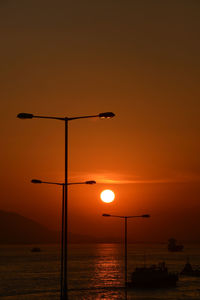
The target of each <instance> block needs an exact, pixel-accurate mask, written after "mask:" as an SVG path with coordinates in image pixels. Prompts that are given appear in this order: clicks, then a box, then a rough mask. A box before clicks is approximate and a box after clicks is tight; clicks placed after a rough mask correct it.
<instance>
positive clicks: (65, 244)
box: [17, 112, 115, 300]
mask: <svg viewBox="0 0 200 300" xmlns="http://www.w3.org/2000/svg"><path fill="white" fill-rule="evenodd" d="M114 116H115V114H114V113H113V112H104V113H100V114H98V115H89V116H80V117H71V118H68V117H62V118H59V117H50V116H49V117H48V116H37V115H33V114H29V113H19V114H18V115H17V118H19V119H52V120H59V121H64V122H65V185H64V187H65V193H64V215H63V218H64V222H63V223H64V232H65V236H64V241H63V253H64V254H63V288H62V290H63V296H61V299H62V300H63V299H64V300H67V299H68V278H67V277H68V276H67V275H68V272H67V269H68V267H67V265H68V234H67V233H68V220H67V215H68V205H67V202H68V188H67V187H68V122H69V121H73V120H79V119H89V118H100V119H110V118H113V117H114Z"/></svg>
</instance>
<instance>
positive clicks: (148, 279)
mask: <svg viewBox="0 0 200 300" xmlns="http://www.w3.org/2000/svg"><path fill="white" fill-rule="evenodd" d="M177 281H178V274H176V273H170V272H168V268H167V267H166V266H165V262H161V263H159V264H158V265H152V266H150V267H141V268H136V269H135V271H134V272H133V273H132V274H131V282H130V283H129V284H128V286H129V287H134V288H162V287H165V288H167V287H173V286H176V282H177Z"/></svg>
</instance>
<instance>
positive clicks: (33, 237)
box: [0, 210, 115, 244]
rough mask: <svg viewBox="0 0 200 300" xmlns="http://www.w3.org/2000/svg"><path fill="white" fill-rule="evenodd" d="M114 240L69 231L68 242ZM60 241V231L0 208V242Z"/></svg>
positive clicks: (49, 242) (46, 242)
mask: <svg viewBox="0 0 200 300" xmlns="http://www.w3.org/2000/svg"><path fill="white" fill-rule="evenodd" d="M111 241H112V242H115V241H114V240H113V239H109V238H108V239H104V238H98V237H93V236H88V235H81V234H73V233H69V242H70V243H101V242H111ZM54 243H60V232H56V231H51V230H49V229H48V228H46V227H45V226H43V225H41V224H39V223H38V222H36V221H33V220H31V219H29V218H26V217H23V216H21V215H19V214H17V213H14V212H6V211H2V210H0V244H54Z"/></svg>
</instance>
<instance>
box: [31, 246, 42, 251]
mask: <svg viewBox="0 0 200 300" xmlns="http://www.w3.org/2000/svg"><path fill="white" fill-rule="evenodd" d="M31 252H41V249H40V248H39V247H33V248H32V249H31Z"/></svg>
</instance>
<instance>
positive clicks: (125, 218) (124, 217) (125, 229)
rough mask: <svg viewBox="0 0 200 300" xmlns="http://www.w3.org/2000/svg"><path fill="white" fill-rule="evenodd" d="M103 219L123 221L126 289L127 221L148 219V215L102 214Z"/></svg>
mask: <svg viewBox="0 0 200 300" xmlns="http://www.w3.org/2000/svg"><path fill="white" fill-rule="evenodd" d="M102 216H103V217H114V218H120V219H124V286H125V288H126V289H127V283H128V281H127V265H128V264H127V262H128V255H127V219H130V218H150V215H148V214H146V215H141V216H116V215H110V214H102Z"/></svg>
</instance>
